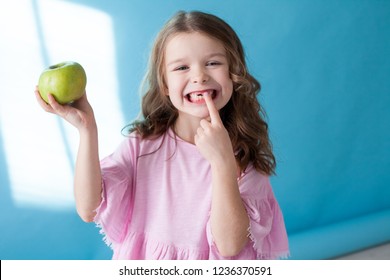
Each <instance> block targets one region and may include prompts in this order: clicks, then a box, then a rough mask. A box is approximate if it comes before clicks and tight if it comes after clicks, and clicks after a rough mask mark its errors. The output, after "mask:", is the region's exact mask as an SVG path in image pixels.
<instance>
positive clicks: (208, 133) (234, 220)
mask: <svg viewBox="0 0 390 280" xmlns="http://www.w3.org/2000/svg"><path fill="white" fill-rule="evenodd" d="M205 100H206V104H207V107H208V109H209V112H210V119H211V121H207V120H205V119H203V120H202V121H201V123H200V127H199V129H198V132H197V135H196V136H195V144H196V146H197V147H198V149H199V150H200V152H201V154H202V155H203V156H204V157H205V158H206V159H207V160H208V161H209V162H210V165H211V174H212V202H211V217H210V220H211V231H212V234H213V237H214V241H215V244H216V245H217V248H218V250H219V253H220V254H221V255H222V256H224V257H232V256H235V255H237V254H238V253H240V251H241V249H242V248H243V247H244V246H245V245H246V243H247V241H248V237H247V235H248V227H249V218H248V214H247V212H246V210H245V206H244V204H243V202H242V199H241V195H240V192H239V189H238V183H237V174H238V169H237V164H236V159H235V157H234V153H233V147H232V144H231V141H230V138H229V135H228V132H227V130H226V129H225V127H224V125H223V123H222V120H221V118H220V116H219V113H218V110H217V108H216V107H215V105H214V102H213V101H212V99H211V97H210V96H205Z"/></svg>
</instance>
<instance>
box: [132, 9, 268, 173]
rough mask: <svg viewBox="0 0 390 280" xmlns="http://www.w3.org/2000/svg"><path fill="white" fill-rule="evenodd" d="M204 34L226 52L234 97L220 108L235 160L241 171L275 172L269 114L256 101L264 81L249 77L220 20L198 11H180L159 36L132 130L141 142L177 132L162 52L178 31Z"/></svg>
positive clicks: (236, 44)
mask: <svg viewBox="0 0 390 280" xmlns="http://www.w3.org/2000/svg"><path fill="white" fill-rule="evenodd" d="M190 32H201V33H203V34H205V35H207V36H210V37H212V38H214V39H217V40H219V41H220V42H222V44H223V45H224V47H225V49H226V53H227V58H228V63H229V72H230V76H231V79H232V81H233V94H232V97H231V99H230V100H229V102H228V103H227V104H226V105H225V107H223V108H222V109H221V110H220V116H221V119H222V121H223V124H224V126H225V128H226V129H227V131H228V133H229V136H230V139H231V142H232V145H233V149H234V151H235V156H236V161H237V164H238V166H239V167H240V170H241V171H242V172H243V171H245V169H246V168H247V166H248V164H249V163H252V164H253V166H254V168H255V169H256V170H258V171H259V172H262V173H265V174H268V175H271V174H275V167H276V161H275V157H274V155H273V152H272V145H271V142H270V139H269V136H268V124H267V123H266V121H265V119H266V115H265V111H264V110H263V108H262V107H261V105H260V103H259V102H258V99H257V94H258V93H259V91H260V83H259V82H258V81H257V80H256V79H255V78H254V77H253V76H252V75H250V74H249V72H248V69H247V66H246V62H245V54H244V49H243V46H242V44H241V41H240V39H239V38H238V36H237V34H236V33H235V31H234V30H233V29H232V28H231V27H230V26H229V25H228V24H227V23H226V22H225V21H223V20H222V19H220V18H218V17H217V16H214V15H211V14H207V13H203V12H199V11H192V12H184V11H180V12H178V13H177V14H176V15H175V16H174V17H172V18H171V19H170V20H169V21H168V22H167V23H166V24H165V26H164V27H163V29H162V30H161V31H160V32H159V34H158V35H157V38H156V40H155V42H154V45H153V48H152V51H151V55H150V60H149V69H148V72H147V73H146V76H145V79H144V83H143V85H144V92H145V95H144V96H143V98H142V106H141V107H142V110H141V113H142V115H141V116H140V118H138V120H136V121H134V122H133V123H132V124H130V129H129V132H130V133H131V132H134V131H136V132H138V134H139V135H141V137H142V138H148V139H150V138H157V137H159V136H161V135H163V134H164V133H165V132H166V131H167V130H168V129H169V128H171V127H172V128H173V125H174V124H175V121H176V119H177V117H178V111H177V109H176V108H175V107H174V106H173V104H172V103H171V101H170V99H169V98H168V96H167V95H166V94H165V93H166V92H167V86H166V83H165V73H164V53H165V47H166V44H167V42H168V40H169V39H170V38H171V37H172V36H174V35H176V34H178V33H190Z"/></svg>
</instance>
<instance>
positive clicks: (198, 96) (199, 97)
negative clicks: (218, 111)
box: [185, 89, 217, 103]
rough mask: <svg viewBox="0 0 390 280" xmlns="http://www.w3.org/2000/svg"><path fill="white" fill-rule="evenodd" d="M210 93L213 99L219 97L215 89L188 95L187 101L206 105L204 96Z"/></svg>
mask: <svg viewBox="0 0 390 280" xmlns="http://www.w3.org/2000/svg"><path fill="white" fill-rule="evenodd" d="M205 93H208V94H209V95H210V96H211V98H212V99H214V98H215V97H216V96H217V91H216V90H214V89H211V90H203V91H194V92H191V93H188V94H186V96H185V97H186V99H187V100H188V101H189V102H191V103H204V102H205V101H204V94H205Z"/></svg>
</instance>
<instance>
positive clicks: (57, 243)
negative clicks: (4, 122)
mask: <svg viewBox="0 0 390 280" xmlns="http://www.w3.org/2000/svg"><path fill="white" fill-rule="evenodd" d="M4 154H5V153H4V147H3V138H2V134H1V131H0V186H1V188H0V206H1V211H0V221H1V225H2V226H1V228H2V231H1V240H0V259H3V260H4V259H32V260H33V259H53V258H55V259H110V258H111V252H110V250H109V249H107V247H106V246H105V245H102V246H101V247H99V246H97V244H100V243H102V241H101V236H100V235H99V234H97V229H96V227H95V226H94V225H93V224H85V223H84V222H82V221H81V219H80V218H79V217H78V216H77V214H75V213H74V211H55V210H47V209H38V208H34V207H28V206H26V207H23V206H17V205H15V202H14V200H13V198H12V193H11V190H10V186H11V182H10V181H9V176H8V172H7V170H8V169H7V162H6V159H5V157H4Z"/></svg>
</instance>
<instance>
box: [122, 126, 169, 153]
mask: <svg viewBox="0 0 390 280" xmlns="http://www.w3.org/2000/svg"><path fill="white" fill-rule="evenodd" d="M165 134H166V133H165ZM165 134H162V135H160V136H154V137H149V138H144V137H142V135H140V134H139V133H138V132H136V131H133V132H131V133H130V134H129V135H126V138H125V139H124V140H123V141H122V143H121V145H120V148H121V147H122V149H123V150H126V151H127V152H130V153H131V154H134V155H140V154H148V153H150V152H152V151H156V150H158V149H159V148H160V147H161V145H162V143H163V141H164V139H165V138H168V137H165Z"/></svg>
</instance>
